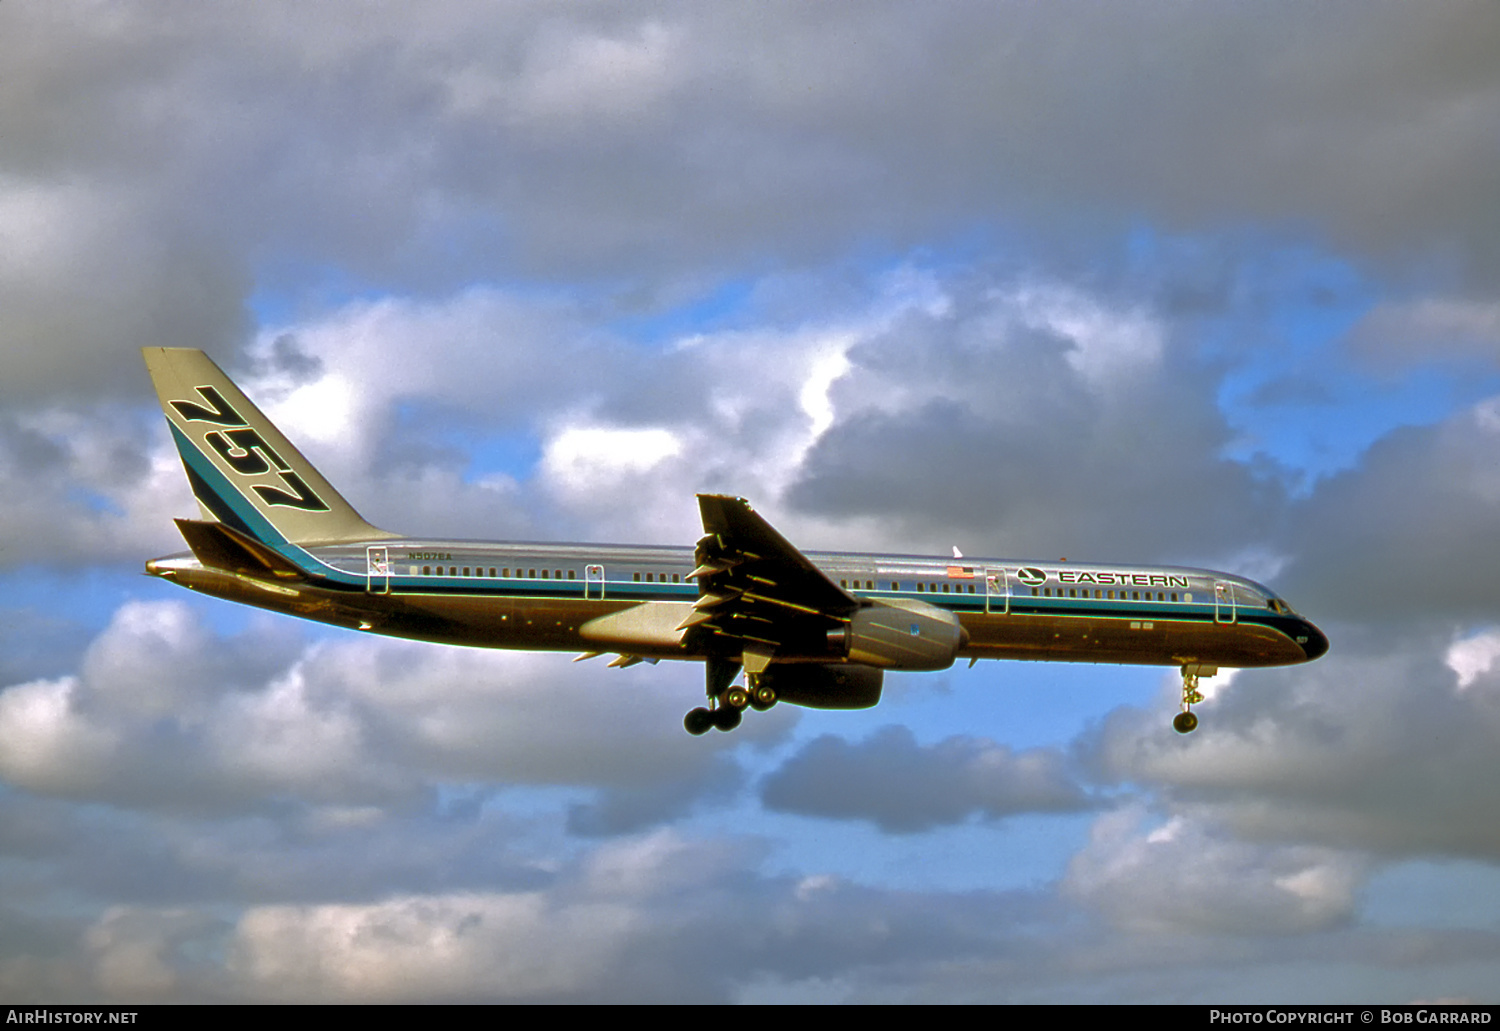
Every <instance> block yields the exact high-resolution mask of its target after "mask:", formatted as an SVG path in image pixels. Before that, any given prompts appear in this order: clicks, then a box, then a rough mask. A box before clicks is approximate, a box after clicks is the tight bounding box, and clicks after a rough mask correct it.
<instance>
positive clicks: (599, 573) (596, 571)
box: [583, 566, 604, 601]
mask: <svg viewBox="0 0 1500 1031" xmlns="http://www.w3.org/2000/svg"><path fill="white" fill-rule="evenodd" d="M583 596H584V597H585V598H598V599H599V600H600V601H603V600H604V567H603V566H584V567H583Z"/></svg>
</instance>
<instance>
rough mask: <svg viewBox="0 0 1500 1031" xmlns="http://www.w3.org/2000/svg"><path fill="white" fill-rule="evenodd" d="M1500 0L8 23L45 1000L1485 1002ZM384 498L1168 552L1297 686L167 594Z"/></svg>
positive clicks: (27, 759)
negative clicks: (810, 667)
mask: <svg viewBox="0 0 1500 1031" xmlns="http://www.w3.org/2000/svg"><path fill="white" fill-rule="evenodd" d="M1497 53H1500V7H1497V6H1496V5H1495V4H1494V3H1491V2H1488V0H1472V2H1457V0H1431V2H1427V3H1422V4H1415V3H1381V2H1363V0H1362V2H1353V0H1348V2H1340V0H1333V2H1326V3H1320V4H1315V5H1306V4H1297V3H1290V2H1287V3H1282V2H1274V0H1273V2H1269V3H1259V4H1253V5H1251V4H1211V3H1206V4H1199V5H1184V4H1180V3H1165V2H1163V3H1153V2H1147V0H1139V2H1125V3H1103V2H1099V3H1089V2H1083V0H1076V2H1072V0H1070V2H1063V3H1048V4H1041V3H1021V2H1012V3H1004V2H1001V3H972V4H970V3H951V4H940V5H932V4H920V5H919V4H915V3H876V2H871V3H864V4H860V5H848V4H842V3H827V4H817V3H802V2H797V3H784V4H777V3H763V2H756V3H744V4H731V3H716V4H712V5H705V4H698V3H683V4H673V3H653V4H649V5H642V4H630V3H624V4H622V3H617V2H599V3H588V2H584V3H576V4H567V5H558V4H545V3H514V4H507V3H482V4H480V3H458V2H447V0H429V2H426V3H423V4H421V5H420V6H418V5H398V4H389V3H332V2H330V3H296V4H292V3H284V4H283V3H276V4H267V3H259V2H258V3H253V4H252V3H233V2H224V3H215V4H211V5H203V4H193V3H187V2H166V0H162V2H155V0H136V2H131V3H115V4H106V3H95V2H85V0H64V2H59V3H51V2H48V3H43V2H41V0H6V2H5V3H3V4H0V360H3V374H0V531H3V532H0V997H4V998H8V999H12V1000H18V1001H19V1000H25V1001H79V1000H85V999H88V1000H115V1001H121V1002H126V1001H129V1002H151V1001H167V1000H211V1001H216V1000H282V999H295V1000H334V1001H337V1000H362V1001H363V1000H400V1001H425V1000H579V1001H613V1000H681V1001H752V1002H753V1001H778V1000H798V1001H825V1000H826V1001H935V1000H962V1001H971V1000H972V1001H1075V1002H1100V1001H1221V1002H1228V1001H1245V1002H1254V1001H1261V1002H1292V1001H1335V1000H1365V1001H1375V1000H1383V1001H1392V1002H1396V1001H1410V1000H1433V999H1464V998H1468V999H1476V1000H1481V1001H1488V1002H1495V1001H1500V996H1497V994H1496V991H1497V989H1496V985H1497V983H1500V981H1497V979H1496V977H1495V971H1496V969H1497V968H1500V62H1497V61H1496V60H1495V55H1496V54H1497ZM163 344H165V345H171V346H194V347H202V348H204V349H205V350H207V351H208V352H209V353H210V354H211V355H213V356H214V357H215V358H216V359H217V360H218V361H219V362H220V364H222V365H223V366H225V367H226V368H227V369H229V370H230V371H231V373H232V374H233V375H234V376H236V378H237V379H238V380H239V381H240V382H241V384H242V385H243V386H244V387H245V389H246V391H247V393H249V394H250V395H251V396H252V397H254V398H256V399H257V400H259V401H260V402H261V404H262V406H263V407H264V408H265V409H266V410H267V411H268V412H269V413H270V414H271V415H272V416H273V417H274V418H275V419H276V420H277V421H278V422H279V424H280V425H281V426H282V427H283V428H284V429H285V430H286V431H287V433H288V435H289V436H290V437H291V438H292V439H293V440H294V441H296V442H298V444H299V445H300V446H301V447H302V450H303V451H304V452H306V453H307V454H308V456H309V457H310V458H312V459H313V460H314V461H315V462H316V463H317V464H318V465H319V467H320V468H321V469H322V470H323V471H324V472H325V474H326V475H327V476H328V477H329V479H330V480H332V481H333V482H334V483H336V484H338V485H339V487H340V488H341V490H342V491H343V493H344V494H345V495H346V496H347V497H348V498H349V499H350V500H351V501H352V502H353V503H354V504H355V506H356V507H358V508H359V509H360V511H361V512H362V514H364V515H365V516H366V517H367V518H369V519H370V520H371V521H372V522H374V523H376V524H378V525H381V526H385V527H389V528H391V529H395V530H400V531H403V532H410V533H416V534H428V535H434V536H436V535H453V536H463V537H480V538H513V539H533V540H534V539H541V540H604V541H625V542H642V543H673V544H687V543H691V542H692V541H693V540H694V539H695V538H696V537H697V535H698V533H699V532H700V531H699V527H698V525H697V522H696V519H697V512H696V505H695V504H694V501H693V493H694V492H695V491H704V490H709V491H723V492H732V493H736V494H741V495H744V496H746V497H749V498H751V499H752V500H753V501H754V503H755V504H756V506H757V508H758V509H759V510H760V511H762V512H763V513H765V514H766V515H767V516H768V517H769V518H770V519H771V520H772V522H773V523H774V524H775V525H776V526H777V527H778V528H779V529H780V530H781V531H782V532H783V533H784V534H785V535H786V536H788V537H789V538H790V539H791V540H793V541H795V542H797V543H799V544H801V545H803V546H804V547H807V548H832V549H843V550H889V551H902V552H913V551H917V552H922V551H930V552H933V553H938V554H946V553H947V552H948V549H949V548H950V547H952V546H954V545H958V546H959V547H961V548H962V549H963V551H964V553H965V554H967V555H971V556H975V555H995V556H1008V557H1016V558H1035V559H1043V558H1045V559H1050V558H1056V557H1059V556H1064V555H1066V556H1068V557H1069V558H1071V559H1093V560H1101V561H1121V562H1128V561H1140V562H1171V563H1182V564H1191V565H1205V566H1211V567H1215V568H1222V569H1227V570H1232V571H1236V572H1240V573H1243V574H1246V575H1249V576H1252V577H1255V578H1257V579H1261V580H1264V581H1266V582H1268V583H1270V584H1273V585H1274V586H1276V587H1277V588H1278V590H1280V591H1281V592H1282V593H1284V594H1285V595H1286V596H1287V598H1288V599H1289V600H1290V601H1291V603H1292V604H1293V605H1294V606H1296V607H1297V608H1298V609H1299V610H1301V611H1303V612H1304V613H1306V614H1307V615H1308V616H1310V617H1311V618H1312V619H1313V620H1314V621H1316V622H1317V623H1318V624H1319V625H1320V626H1322V627H1323V628H1324V629H1325V630H1326V631H1327V632H1328V634H1329V637H1330V638H1331V640H1332V642H1333V645H1332V651H1331V653H1330V654H1329V655H1328V656H1327V657H1326V658H1324V659H1322V660H1321V661H1319V662H1317V663H1315V664H1312V665H1309V666H1305V667H1299V668H1293V669H1288V670H1270V671H1265V670H1261V671H1254V670H1252V671H1245V672H1241V673H1238V674H1236V675H1222V676H1220V677H1218V678H1216V679H1215V680H1213V681H1210V682H1208V684H1209V686H1210V687H1211V697H1210V699H1209V700H1208V701H1207V702H1206V703H1205V704H1204V705H1203V706H1201V707H1200V710H1199V711H1200V715H1201V717H1202V719H1203V725H1202V728H1201V729H1200V730H1199V732H1198V733H1197V734H1195V735H1193V736H1191V737H1187V738H1184V737H1178V736H1177V735H1175V734H1174V733H1173V732H1172V731H1171V729H1170V726H1169V720H1170V718H1171V716H1172V714H1173V713H1174V711H1175V703H1174V695H1175V692H1176V690H1177V683H1176V678H1175V675H1174V674H1173V672H1172V671H1158V670H1151V669H1145V670H1140V669H1132V668H1124V667H1111V666H1043V665H1038V666H1030V665H1026V664H1020V663H1016V664H1006V663H985V664H983V665H981V666H979V667H976V668H975V669H972V670H970V669H964V668H962V667H960V668H955V669H954V670H951V671H948V672H945V673H939V674H911V675H898V676H893V677H891V678H889V680H888V686H887V690H886V699H885V701H884V702H883V703H882V704H881V706H880V707H878V708H876V709H874V710H870V711H867V712H860V713H826V712H815V711H807V710H798V709H795V708H792V707H789V706H779V707H778V708H776V709H775V710H773V711H772V712H769V713H765V714H751V715H750V716H749V717H748V718H747V719H746V721H745V724H744V726H743V727H742V728H741V729H740V730H738V731H736V732H735V733H734V734H731V735H725V734H719V733H714V734H710V735H708V736H706V737H704V738H700V739H694V738H689V737H688V736H687V735H685V734H684V733H683V732H682V728H681V718H682V714H683V713H684V712H685V711H686V710H687V709H688V708H689V707H691V706H692V705H694V704H697V703H698V700H699V699H700V698H701V692H702V684H701V676H702V671H701V668H699V667H696V666H683V667H679V668H671V667H669V666H668V665H667V664H663V665H660V666H657V667H654V668H653V667H649V666H637V667H634V668H631V669H628V670H611V669H605V668H604V667H603V664H602V663H601V662H595V663H579V664H576V665H575V664H572V663H570V662H569V661H568V656H565V655H547V654H540V655H519V654H506V653H487V652H482V651H471V650H458V649H448V648H442V647H437V646H428V645H421V644H412V643H401V642H391V641H382V640H379V639H373V638H368V637H362V636H358V635H356V634H353V633H349V632H345V631H338V630H332V629H326V628H322V627H318V626H314V625H310V624H302V623H299V622H296V621H294V620H291V619H288V618H284V617H277V616H271V615H267V614H263V613H256V612H252V611H249V610H243V609H239V608H237V607H235V606H232V605H229V604H228V603H224V602H217V601H213V600H209V599H203V598H200V597H198V596H195V595H190V594H188V593H186V592H183V591H180V590H177V589H175V588H173V587H172V586H171V585H169V584H166V583H163V582H160V581H155V580H149V579H144V578H142V577H141V576H140V571H141V565H142V563H143V562H144V560H146V559H147V558H151V557H154V556H157V555H161V554H166V553H171V552H176V551H180V550H182V547H183V545H182V542H181V540H180V538H179V537H178V536H177V534H176V531H175V529H174V527H173V526H172V523H171V517H172V516H174V515H176V516H182V515H193V514H194V512H195V510H196V509H195V505H194V503H193V501H192V497H191V495H190V493H189V492H188V489H187V485H186V482H185V480H184V478H183V476H182V472H181V468H180V466H179V464H178V462H177V460H176V457H175V455H174V454H173V453H172V452H171V450H170V445H169V442H168V437H167V433H166V429H165V427H164V424H163V421H162V419H161V417H160V413H159V411H158V410H157V408H156V405H155V400H154V396H153V393H152V391H151V388H150V384H149V381H148V379H147V377H146V375H145V372H144V369H143V368H142V366H141V362H140V357H139V351H138V348H140V347H141V346H143V345H163Z"/></svg>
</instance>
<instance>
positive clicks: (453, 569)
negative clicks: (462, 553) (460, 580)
mask: <svg viewBox="0 0 1500 1031" xmlns="http://www.w3.org/2000/svg"><path fill="white" fill-rule="evenodd" d="M448 575H449V576H457V575H458V567H457V566H449V567H448Z"/></svg>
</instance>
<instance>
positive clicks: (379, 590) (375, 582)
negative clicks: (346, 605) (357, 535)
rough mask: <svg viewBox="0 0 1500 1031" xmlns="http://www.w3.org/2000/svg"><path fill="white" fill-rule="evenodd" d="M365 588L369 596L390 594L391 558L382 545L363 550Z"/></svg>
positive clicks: (373, 545) (374, 545)
mask: <svg viewBox="0 0 1500 1031" xmlns="http://www.w3.org/2000/svg"><path fill="white" fill-rule="evenodd" d="M365 588H366V590H368V591H369V592H370V593H371V594H390V593H391V556H390V551H389V549H388V548H386V547H385V545H383V544H372V545H370V546H369V547H368V548H366V549H365Z"/></svg>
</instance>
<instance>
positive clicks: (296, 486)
mask: <svg viewBox="0 0 1500 1031" xmlns="http://www.w3.org/2000/svg"><path fill="white" fill-rule="evenodd" d="M196 389H197V391H198V396H199V397H200V398H201V399H202V400H203V401H204V402H206V404H207V406H208V407H204V405H200V404H196V403H195V402H192V401H173V402H171V405H172V407H173V408H174V409H176V411H177V414H178V415H180V416H182V417H183V418H184V419H185V420H187V421H188V422H210V423H213V424H214V425H216V426H225V427H230V426H234V427H239V428H237V429H224V430H209V431H208V432H207V433H205V434H204V435H203V439H204V440H205V441H206V442H207V443H208V446H209V447H211V448H213V449H214V450H215V451H217V452H218V453H219V457H220V458H222V459H224V461H225V462H227V463H228V464H229V467H230V468H231V469H233V470H234V471H235V472H237V473H239V474H240V475H242V476H260V475H263V474H264V473H268V472H270V471H271V467H272V466H273V465H274V466H275V467H276V475H277V476H280V477H281V481H282V482H283V483H285V484H286V485H287V486H288V487H290V488H291V490H290V491H285V490H280V489H278V488H276V487H267V486H265V485H264V484H259V483H252V484H249V485H248V486H249V487H250V489H251V490H253V491H255V493H256V494H257V495H258V496H259V497H260V499H261V500H262V501H264V502H265V503H266V504H268V505H283V506H286V507H288V508H300V509H302V510H303V511H305V512H327V511H328V506H327V505H326V504H324V502H323V499H322V498H320V497H318V496H317V495H316V494H314V493H313V491H312V488H311V487H309V486H308V485H307V484H306V483H304V482H303V480H302V477H300V476H298V475H297V474H296V473H294V472H292V467H291V466H290V465H287V463H286V460H285V459H284V458H282V457H281V456H280V455H278V454H277V453H276V451H275V449H274V448H272V447H271V445H269V444H267V443H266V442H265V441H264V440H262V439H261V436H260V434H259V433H257V432H255V430H253V429H251V428H250V424H249V423H247V422H246V421H245V420H244V418H243V417H242V416H241V415H240V413H239V412H236V411H235V410H234V408H233V407H232V406H231V405H230V404H229V402H228V401H226V400H224V395H223V394H221V393H219V392H218V391H217V390H215V389H214V388H213V387H207V386H205V387H197V388H196Z"/></svg>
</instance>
